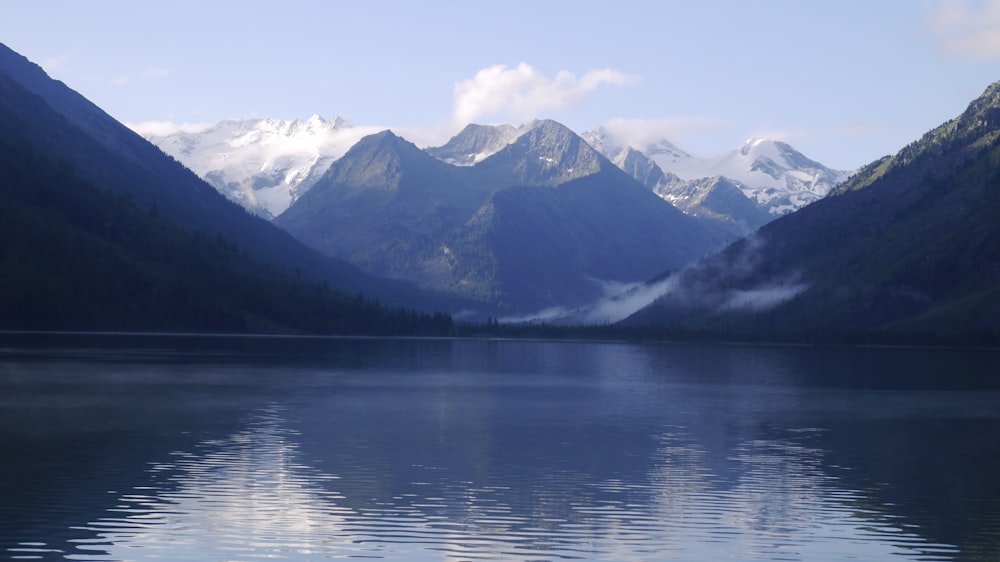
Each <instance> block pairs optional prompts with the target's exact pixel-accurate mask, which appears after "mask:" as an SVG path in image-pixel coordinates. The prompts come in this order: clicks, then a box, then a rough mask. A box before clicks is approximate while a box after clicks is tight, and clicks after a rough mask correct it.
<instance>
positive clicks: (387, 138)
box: [274, 131, 488, 285]
mask: <svg viewBox="0 0 1000 562" xmlns="http://www.w3.org/2000/svg"><path fill="white" fill-rule="evenodd" d="M487 194H488V191H487V190H486V188H484V187H483V186H482V185H479V184H473V183H470V182H469V179H467V178H466V176H464V175H463V174H462V173H461V171H460V169H459V168H456V167H454V166H451V165H449V164H446V163H444V162H441V161H439V160H436V159H435V158H433V157H431V156H430V155H428V154H427V153H425V152H424V151H422V150H420V149H419V148H417V147H416V146H415V145H413V144H412V143H410V142H408V141H406V140H404V139H402V138H400V137H398V136H396V135H395V134H393V133H392V132H390V131H383V132H381V133H377V134H374V135H370V136H368V137H365V138H363V139H362V140H361V141H359V142H358V143H357V144H356V145H355V146H354V147H352V148H351V150H349V151H348V152H347V154H345V155H344V157H342V158H341V159H339V160H337V161H336V162H334V164H333V165H332V166H331V167H330V169H329V170H328V171H327V173H326V174H325V175H324V176H323V178H321V179H320V181H319V182H317V184H316V185H315V186H314V187H313V189H311V190H309V191H308V192H306V193H305V194H304V195H303V196H302V197H301V198H300V199H299V200H298V201H296V202H295V204H293V205H292V206H291V207H290V208H289V209H288V210H287V211H285V213H283V214H282V215H280V216H279V217H277V218H276V219H275V221H274V222H275V224H277V225H278V226H280V227H282V228H284V229H286V230H287V231H288V232H291V233H292V234H293V235H295V236H297V237H298V238H299V239H301V240H303V241H304V242H306V243H307V244H309V245H311V246H312V247H314V248H316V249H318V250H319V251H321V252H323V253H324V254H326V255H329V256H336V257H339V258H342V259H346V260H349V261H351V262H352V263H355V264H357V265H359V266H361V267H362V268H364V269H366V270H367V271H371V272H377V273H379V274H384V275H391V276H393V277H397V278H403V279H412V280H415V281H417V282H420V283H422V284H425V285H426V284H433V283H432V282H431V279H429V278H428V277H427V275H433V274H432V273H431V272H430V271H429V270H427V266H426V262H427V260H428V259H429V256H428V252H430V253H432V254H435V255H436V253H437V252H438V251H439V250H437V248H436V247H435V242H434V241H435V240H440V239H441V238H442V237H443V236H444V234H445V233H446V232H447V231H448V230H450V229H451V228H454V227H456V226H458V225H460V224H461V223H462V222H464V221H465V220H466V219H467V218H468V217H469V216H471V215H472V213H474V212H475V210H476V209H477V208H478V206H479V205H480V204H481V203H482V201H483V200H484V199H485V198H486V196H487Z"/></svg>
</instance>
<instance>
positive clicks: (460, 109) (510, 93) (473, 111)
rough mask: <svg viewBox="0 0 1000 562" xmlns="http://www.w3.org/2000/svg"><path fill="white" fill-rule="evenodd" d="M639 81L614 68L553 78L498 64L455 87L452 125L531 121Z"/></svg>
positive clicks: (524, 65)
mask: <svg viewBox="0 0 1000 562" xmlns="http://www.w3.org/2000/svg"><path fill="white" fill-rule="evenodd" d="M639 80H640V78H639V77H638V76H635V75H631V74H626V73H623V72H620V71H618V70H614V69H611V68H600V69H593V70H589V71H587V72H586V73H585V74H584V75H583V76H580V77H577V76H576V75H575V74H573V73H572V72H569V71H565V70H564V71H560V72H559V73H557V74H556V76H555V77H554V78H549V77H547V76H545V75H544V74H542V73H541V72H539V71H538V70H536V69H535V68H534V67H532V66H531V65H529V64H527V63H523V62H522V63H520V64H518V65H517V66H516V67H513V68H510V67H507V66H506V65H502V64H498V65H494V66H490V67H487V68H484V69H482V70H480V71H479V72H477V73H476V75H475V76H474V77H472V78H471V79H469V80H464V81H462V82H458V83H457V84H455V102H454V108H453V110H452V123H453V124H456V125H457V126H464V125H466V124H468V123H475V122H481V121H483V120H484V118H487V117H492V118H499V119H501V120H504V121H515V122H520V121H528V120H530V119H533V118H535V117H537V116H539V115H540V114H542V113H544V112H546V111H551V110H556V109H562V108H565V107H570V106H572V105H574V104H576V103H578V102H579V101H580V100H581V99H583V98H584V97H585V96H586V95H587V94H589V93H591V92H593V91H594V90H596V89H597V88H599V87H601V86H603V85H612V86H629V85H633V84H636V83H638V82H639Z"/></svg>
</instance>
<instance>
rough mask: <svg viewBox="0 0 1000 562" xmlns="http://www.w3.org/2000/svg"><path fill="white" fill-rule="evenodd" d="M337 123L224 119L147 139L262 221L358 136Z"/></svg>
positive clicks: (366, 130)
mask: <svg viewBox="0 0 1000 562" xmlns="http://www.w3.org/2000/svg"><path fill="white" fill-rule="evenodd" d="M374 131H375V129H374V128H370V127H354V126H351V125H350V124H349V123H347V122H346V121H344V120H343V119H341V118H340V117H334V118H332V119H329V120H327V119H323V118H322V117H320V116H319V115H314V116H312V117H310V118H309V119H308V120H306V121H301V120H299V119H292V120H284V119H230V120H225V121H221V122H219V123H217V124H216V125H214V126H212V127H209V128H208V129H205V130H203V131H200V132H197V133H186V132H178V133H173V134H170V135H163V136H157V135H150V136H147V139H148V140H149V141H151V142H153V143H154V144H156V145H157V146H159V147H160V149H161V150H163V151H164V152H166V153H167V154H169V155H170V156H173V157H174V158H175V159H177V160H178V161H180V162H181V163H182V164H184V165H185V166H187V167H188V168H190V169H191V170H192V171H194V172H195V173H196V174H198V175H199V176H201V177H202V178H203V179H205V180H206V181H207V182H208V183H210V184H211V185H212V186H213V187H215V188H216V189H218V190H219V191H220V192H221V193H222V194H223V195H225V196H226V197H228V198H229V199H231V200H233V201H235V202H237V203H239V204H240V205H242V206H243V207H245V208H246V209H248V210H249V211H251V212H254V213H256V214H259V215H262V216H264V217H267V218H273V217H275V216H277V215H279V214H281V213H282V212H283V211H284V210H285V209H287V208H288V206H289V205H291V203H292V202H293V201H294V200H295V199H296V198H297V197H298V196H300V195H301V194H302V193H304V192H305V191H306V190H307V189H309V187H310V186H311V185H312V184H314V183H316V181H317V180H318V179H319V178H320V176H322V175H323V173H325V172H326V170H327V169H328V168H329V167H330V164H331V163H332V162H333V161H334V160H336V159H337V158H339V157H340V156H342V155H343V154H344V153H345V152H347V150H348V149H349V148H350V147H351V146H353V145H354V144H355V143H356V142H357V141H358V140H359V139H361V137H363V136H365V135H367V134H371V133H372V132H374Z"/></svg>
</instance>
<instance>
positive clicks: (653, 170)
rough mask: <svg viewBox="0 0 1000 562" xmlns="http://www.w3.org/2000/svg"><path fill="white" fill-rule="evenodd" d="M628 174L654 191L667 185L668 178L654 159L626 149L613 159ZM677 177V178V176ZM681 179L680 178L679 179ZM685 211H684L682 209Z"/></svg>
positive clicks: (631, 149) (632, 149)
mask: <svg viewBox="0 0 1000 562" xmlns="http://www.w3.org/2000/svg"><path fill="white" fill-rule="evenodd" d="M612 162H614V164H615V166H618V167H619V168H621V169H622V171H624V172H625V173H626V174H628V175H630V176H632V177H633V178H635V179H636V180H637V181H638V182H639V183H641V184H642V185H644V186H646V187H647V188H649V189H652V190H653V191H656V190H657V188H658V187H660V186H662V185H663V184H665V183H666V181H667V177H666V174H664V173H663V169H661V168H660V167H659V166H658V165H657V164H656V162H653V159H652V158H650V157H648V156H646V155H645V154H643V153H642V152H639V151H638V150H636V149H634V148H632V147H631V146H629V147H627V148H625V149H624V150H622V151H621V152H619V153H618V155H617V156H615V157H614V158H613V159H612ZM675 177H676V176H675ZM677 179H680V178H677ZM682 210H683V209H682Z"/></svg>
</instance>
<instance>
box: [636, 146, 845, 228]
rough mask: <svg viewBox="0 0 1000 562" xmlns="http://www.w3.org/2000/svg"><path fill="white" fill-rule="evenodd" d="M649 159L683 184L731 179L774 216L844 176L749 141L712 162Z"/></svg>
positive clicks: (822, 193)
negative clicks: (676, 176)
mask: <svg viewBox="0 0 1000 562" xmlns="http://www.w3.org/2000/svg"><path fill="white" fill-rule="evenodd" d="M650 157H651V158H652V159H653V160H654V161H656V163H657V164H659V165H660V167H661V168H662V169H663V170H664V171H665V172H672V173H674V174H676V175H678V176H679V177H681V178H683V179H685V180H697V179H701V178H708V177H714V176H724V177H726V178H729V179H731V180H735V181H736V182H739V184H740V189H741V190H742V191H743V193H744V195H746V196H747V197H749V198H750V199H751V200H752V201H754V202H756V203H757V204H758V205H760V206H761V207H763V208H765V209H766V210H767V211H768V212H769V213H770V214H772V215H774V216H778V215H783V214H786V213H789V212H791V211H794V210H796V209H798V208H800V207H803V206H805V205H808V204H809V203H812V202H813V201H816V200H817V199H820V198H822V197H825V196H826V194H827V193H829V192H830V191H831V190H832V189H833V188H834V187H836V186H837V185H838V184H840V183H841V182H843V181H844V180H845V179H847V176H848V175H849V173H848V172H846V171H841V170H833V169H830V168H827V167H826V166H824V165H822V164H820V163H819V162H816V161H815V160H812V159H810V158H807V157H806V156H805V155H803V154H802V153H801V152H799V151H797V150H795V149H794V148H792V146H791V145H789V144H787V143H785V142H781V141H777V140H771V139H764V138H753V139H750V140H748V141H747V142H745V143H743V145H741V146H740V147H739V148H737V149H735V150H732V151H730V152H727V153H725V154H722V155H720V156H716V157H714V158H695V157H688V158H676V157H675V156H673V155H670V156H667V155H665V154H651V155H650Z"/></svg>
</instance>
